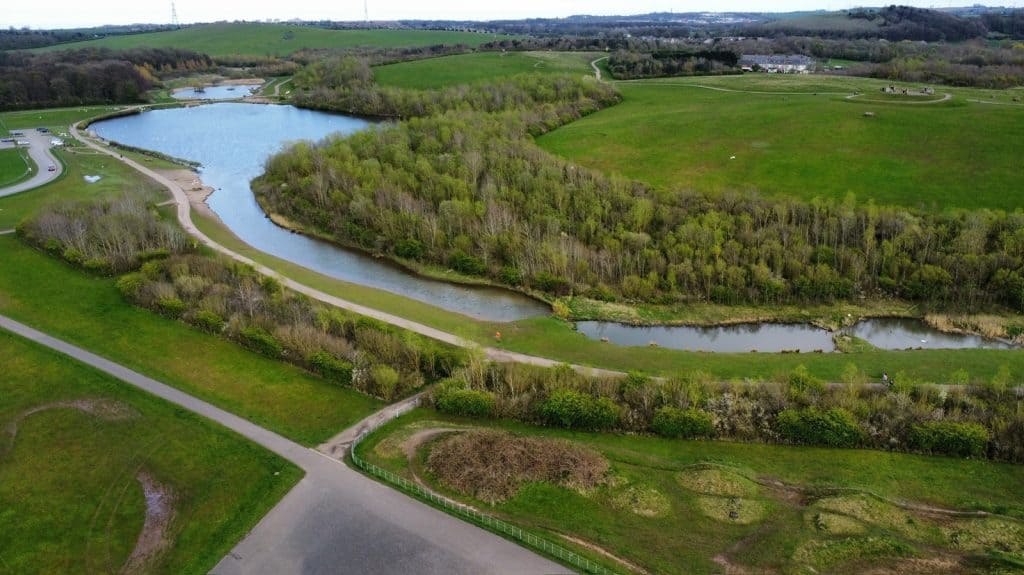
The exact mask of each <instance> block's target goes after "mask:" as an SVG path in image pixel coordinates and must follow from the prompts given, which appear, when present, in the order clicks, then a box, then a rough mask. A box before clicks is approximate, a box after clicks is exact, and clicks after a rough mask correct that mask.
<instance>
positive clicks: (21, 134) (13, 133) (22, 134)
mask: <svg viewBox="0 0 1024 575" xmlns="http://www.w3.org/2000/svg"><path fill="white" fill-rule="evenodd" d="M11 135H12V136H24V135H25V132H11Z"/></svg>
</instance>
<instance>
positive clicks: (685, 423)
mask: <svg viewBox="0 0 1024 575" xmlns="http://www.w3.org/2000/svg"><path fill="white" fill-rule="evenodd" d="M651 431H653V432H654V433H657V434H658V435H663V436H665V437H679V438H683V439H692V438H694V437H710V436H711V435H713V434H714V432H715V425H714V422H713V421H712V420H711V414H709V413H707V412H705V411H701V410H699V409H679V408H676V407H671V406H668V405H666V406H664V407H660V408H658V410H657V411H656V412H654V419H653V420H652V421H651Z"/></svg>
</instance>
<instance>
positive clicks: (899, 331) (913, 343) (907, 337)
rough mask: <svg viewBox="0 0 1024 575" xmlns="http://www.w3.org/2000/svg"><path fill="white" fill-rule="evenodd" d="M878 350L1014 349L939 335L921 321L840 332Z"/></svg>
mask: <svg viewBox="0 0 1024 575" xmlns="http://www.w3.org/2000/svg"><path fill="white" fill-rule="evenodd" d="M843 332H844V333H848V334H850V335H853V336H856V337H859V338H861V339H863V340H865V341H867V342H868V343H870V344H871V345H873V346H875V347H878V348H881V349H908V348H914V349H916V348H922V349H1015V348H1016V346H1014V345H1011V344H1008V343H1006V342H1002V341H999V340H995V339H988V338H984V337H981V336H978V335H965V334H958V333H943V332H941V331H939V330H937V329H935V328H933V327H931V326H929V325H928V324H926V323H924V322H923V321H920V320H916V319H907V318H894V317H893V318H877V319H869V320H864V321H861V322H857V323H856V324H854V325H853V326H852V327H849V328H846V329H845V330H843Z"/></svg>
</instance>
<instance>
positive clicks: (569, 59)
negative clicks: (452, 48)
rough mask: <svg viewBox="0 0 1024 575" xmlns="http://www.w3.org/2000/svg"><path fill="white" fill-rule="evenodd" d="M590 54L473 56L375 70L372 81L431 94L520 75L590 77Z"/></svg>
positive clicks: (533, 53) (554, 53) (409, 63)
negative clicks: (451, 87)
mask: <svg viewBox="0 0 1024 575" xmlns="http://www.w3.org/2000/svg"><path fill="white" fill-rule="evenodd" d="M599 57H600V55H599V54H594V53H590V52H475V53H472V54H459V55H457V56H445V57H442V58H430V59H427V60H414V61H411V62H401V63H399V64H389V65H387V66H377V67H375V68H374V69H373V78H374V80H375V81H376V82H377V83H378V84H381V85H383V86H394V87H397V88H408V89H414V90H432V89H437V88H444V87H446V86H457V85H460V84H478V83H483V82H492V81H494V80H497V79H500V78H504V77H509V76H516V75H519V74H572V75H577V76H579V75H590V74H592V73H593V70H592V69H591V67H590V62H591V61H592V60H594V59H595V58H599Z"/></svg>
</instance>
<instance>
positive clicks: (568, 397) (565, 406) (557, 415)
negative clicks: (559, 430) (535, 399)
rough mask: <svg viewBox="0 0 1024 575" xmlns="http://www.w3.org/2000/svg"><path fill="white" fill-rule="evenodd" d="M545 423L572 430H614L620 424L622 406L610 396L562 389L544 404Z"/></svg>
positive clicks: (542, 407) (542, 416)
mask: <svg viewBox="0 0 1024 575" xmlns="http://www.w3.org/2000/svg"><path fill="white" fill-rule="evenodd" d="M540 415H541V418H542V419H543V420H544V422H545V423H547V424H548V425H552V426H557V427H566V428H569V429H591V430H600V429H610V428H612V427H614V426H615V424H616V423H618V420H619V408H618V406H617V405H615V402H613V401H612V400H611V399H609V398H607V397H598V398H595V397H593V396H592V395H589V394H586V393H581V392H579V391H573V390H571V389H560V390H558V391H555V392H554V393H552V394H551V395H550V396H549V397H548V398H547V400H546V401H545V402H544V403H543V404H541V406H540Z"/></svg>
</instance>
